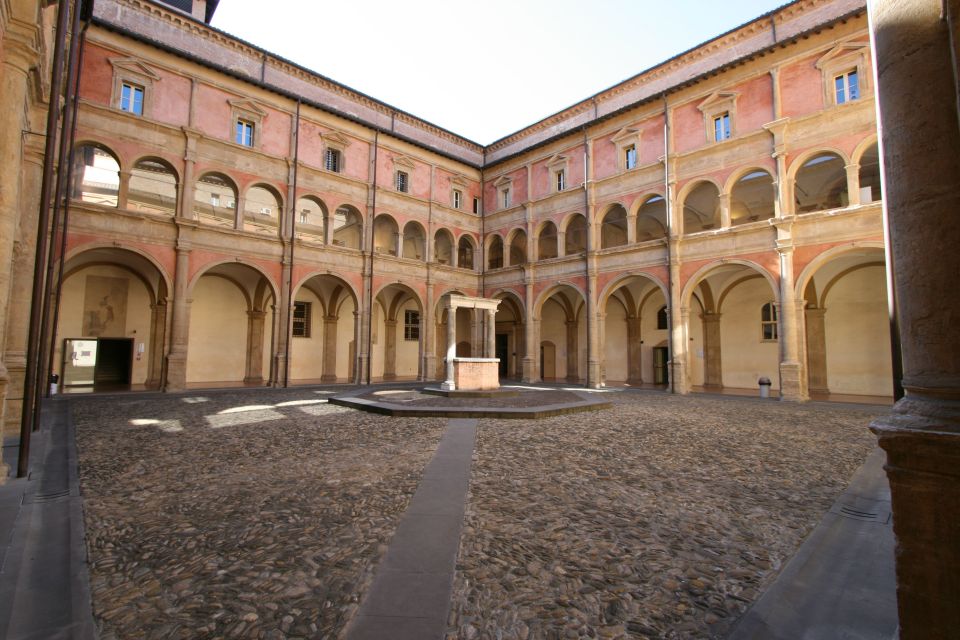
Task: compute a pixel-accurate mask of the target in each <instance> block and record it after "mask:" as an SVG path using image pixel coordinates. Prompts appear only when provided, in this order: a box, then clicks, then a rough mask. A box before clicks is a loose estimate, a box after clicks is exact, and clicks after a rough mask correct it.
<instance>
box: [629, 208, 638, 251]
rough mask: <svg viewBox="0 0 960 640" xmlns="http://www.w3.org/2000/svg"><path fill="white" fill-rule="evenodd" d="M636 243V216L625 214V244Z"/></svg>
mask: <svg viewBox="0 0 960 640" xmlns="http://www.w3.org/2000/svg"><path fill="white" fill-rule="evenodd" d="M636 241H637V216H636V215H630V214H629V213H628V214H627V244H633V243H635V242H636Z"/></svg>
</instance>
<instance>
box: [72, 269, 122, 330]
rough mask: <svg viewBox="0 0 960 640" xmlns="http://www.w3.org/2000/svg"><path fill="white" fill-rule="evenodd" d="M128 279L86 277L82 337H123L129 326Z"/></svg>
mask: <svg viewBox="0 0 960 640" xmlns="http://www.w3.org/2000/svg"><path fill="white" fill-rule="evenodd" d="M128 285H129V282H128V281H127V280H126V279H125V278H109V277H106V276H87V282H86V290H85V292H84V296H83V335H85V336H122V335H124V334H125V333H126V326H127V287H128Z"/></svg>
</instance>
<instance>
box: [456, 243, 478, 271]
mask: <svg viewBox="0 0 960 640" xmlns="http://www.w3.org/2000/svg"><path fill="white" fill-rule="evenodd" d="M473 247H474V245H473V240H472V239H471V238H470V236H466V235H463V236H460V243H459V244H458V246H457V266H458V267H460V268H461V269H471V270H473V269H475V268H476V265H475V263H474V261H473V254H474V248H473Z"/></svg>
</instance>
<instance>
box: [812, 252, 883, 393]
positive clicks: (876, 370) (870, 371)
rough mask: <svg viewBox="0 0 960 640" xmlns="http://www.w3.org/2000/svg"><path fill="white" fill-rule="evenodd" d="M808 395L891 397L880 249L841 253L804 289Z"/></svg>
mask: <svg viewBox="0 0 960 640" xmlns="http://www.w3.org/2000/svg"><path fill="white" fill-rule="evenodd" d="M804 299H805V301H806V305H805V309H804V320H805V323H804V324H805V328H806V341H807V373H808V382H809V388H810V394H811V396H813V397H823V396H824V395H825V394H850V395H868V396H884V397H890V396H892V395H893V384H892V382H891V380H892V378H893V373H892V367H891V364H890V363H891V355H890V333H889V332H890V325H889V321H888V315H887V287H886V268H885V266H884V255H883V250H882V249H873V248H865V249H856V250H852V251H848V252H844V253H842V254H840V255H838V256H837V257H835V258H833V259H832V260H829V261H828V262H826V263H824V264H822V265H821V266H820V267H819V268H817V270H816V271H815V272H814V273H813V275H812V276H811V277H810V278H809V280H808V282H807V283H806V286H805V289H804Z"/></svg>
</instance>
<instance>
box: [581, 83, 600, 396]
mask: <svg viewBox="0 0 960 640" xmlns="http://www.w3.org/2000/svg"><path fill="white" fill-rule="evenodd" d="M594 110H596V101H594ZM594 116H596V113H594ZM582 128H583V206H584V213H585V214H586V215H585V216H584V218H586V220H587V238H586V246H585V247H584V252H583V267H584V274H585V275H586V286H584V289H585V290H586V292H587V299H586V300H584V302H585V303H586V307H587V309H586V311H587V313H586V316H587V384H586V387H587V388H588V389H589V388H590V356H591V355H592V350H591V349H590V342H591V341H590V336H591V333H590V331H591V329H592V328H593V318H592V313H591V312H592V311H595V309H594V305H593V303H592V300H593V287H591V286H590V248H591V246H592V242H593V234H592V233H591V232H590V230H591V229H593V220H592V217H591V215H590V187H589V183H590V143H589V141H588V140H587V125H583V127H582ZM599 383H600V381H599V380H598V381H597V384H598V386H599Z"/></svg>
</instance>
